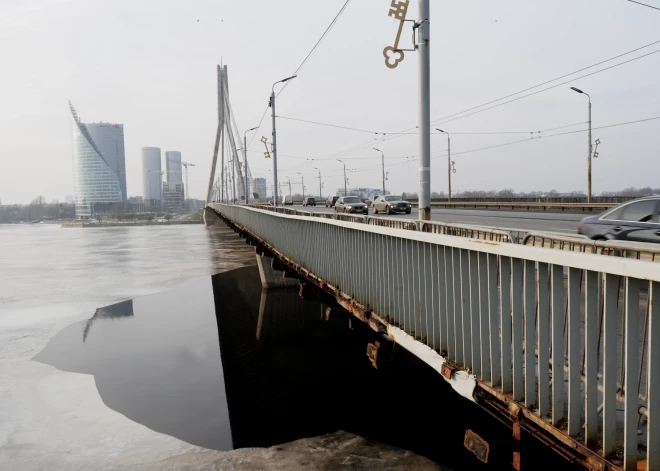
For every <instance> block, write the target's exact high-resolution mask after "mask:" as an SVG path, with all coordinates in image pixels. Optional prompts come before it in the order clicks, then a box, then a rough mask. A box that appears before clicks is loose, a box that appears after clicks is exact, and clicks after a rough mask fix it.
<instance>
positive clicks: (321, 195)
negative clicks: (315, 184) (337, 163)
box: [314, 167, 323, 199]
mask: <svg viewBox="0 0 660 471" xmlns="http://www.w3.org/2000/svg"><path fill="white" fill-rule="evenodd" d="M314 169H315V170H318V172H319V198H320V199H323V192H322V190H321V186H322V185H321V170H320V169H319V168H318V167H314Z"/></svg>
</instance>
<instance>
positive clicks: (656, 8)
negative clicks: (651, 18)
mask: <svg viewBox="0 0 660 471" xmlns="http://www.w3.org/2000/svg"><path fill="white" fill-rule="evenodd" d="M628 1H629V2H632V3H636V4H638V5H643V6H645V7H649V8H653V9H655V10H660V8H658V7H654V6H653V5H647V4H646V3H642V2H637V1H635V0H628Z"/></svg>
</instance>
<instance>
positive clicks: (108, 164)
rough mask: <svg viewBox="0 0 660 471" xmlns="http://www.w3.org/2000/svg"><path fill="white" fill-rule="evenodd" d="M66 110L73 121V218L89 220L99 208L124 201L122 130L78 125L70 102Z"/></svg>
mask: <svg viewBox="0 0 660 471" xmlns="http://www.w3.org/2000/svg"><path fill="white" fill-rule="evenodd" d="M69 109H70V111H71V118H72V121H73V123H72V124H73V126H72V129H73V186H74V200H75V204H76V218H78V219H83V218H90V217H92V216H93V215H94V211H95V209H98V207H99V205H102V206H109V205H111V204H112V203H122V202H123V201H125V199H126V167H125V159H124V129H123V125H121V124H112V125H101V126H98V125H97V124H96V123H92V124H85V123H82V122H81V121H80V118H79V117H78V114H77V113H76V109H75V108H74V107H73V105H72V104H71V102H69ZM115 126H117V127H115ZM90 127H91V128H92V129H90ZM96 139H99V143H97V142H96ZM112 149H114V151H113V150H112Z"/></svg>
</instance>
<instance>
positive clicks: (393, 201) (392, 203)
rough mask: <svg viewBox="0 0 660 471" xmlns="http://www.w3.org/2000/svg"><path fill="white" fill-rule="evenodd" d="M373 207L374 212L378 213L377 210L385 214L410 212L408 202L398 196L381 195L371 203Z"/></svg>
mask: <svg viewBox="0 0 660 471" xmlns="http://www.w3.org/2000/svg"><path fill="white" fill-rule="evenodd" d="M372 208H373V209H374V214H378V211H383V212H385V213H387V214H392V213H406V214H410V211H411V208H410V203H408V202H407V201H404V200H403V199H401V197H400V196H392V195H384V196H383V195H381V196H379V197H378V198H376V199H375V200H374V202H373V204H372Z"/></svg>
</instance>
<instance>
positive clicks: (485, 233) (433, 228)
mask: <svg viewBox="0 0 660 471" xmlns="http://www.w3.org/2000/svg"><path fill="white" fill-rule="evenodd" d="M254 207H256V208H258V209H265V210H268V211H273V212H279V213H283V214H293V215H299V216H314V217H322V218H327V219H339V220H344V221H351V222H359V223H365V224H371V225H374V226H382V227H390V228H393V229H406V230H412V231H421V232H429V233H433V234H445V235H452V236H457V237H468V238H473V239H480V240H489V241H494V242H511V243H518V244H523V245H533V246H535V247H543V248H552V249H560V250H568V251H570V252H583V253H592V254H600V255H608V256H615V257H626V258H635V259H638V260H646V261H654V262H660V245H655V244H645V243H636V242H628V241H594V240H590V239H588V238H586V237H584V236H580V235H577V234H575V235H569V234H561V233H556V232H534V231H533V232H528V231H525V230H521V229H513V228H505V227H490V226H475V225H467V224H456V223H444V222H437V221H418V220H411V219H402V218H386V217H371V216H358V215H350V214H344V213H317V212H310V211H301V210H296V209H293V208H284V207H281V206H278V207H277V208H275V207H273V206H268V205H262V206H254Z"/></svg>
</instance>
